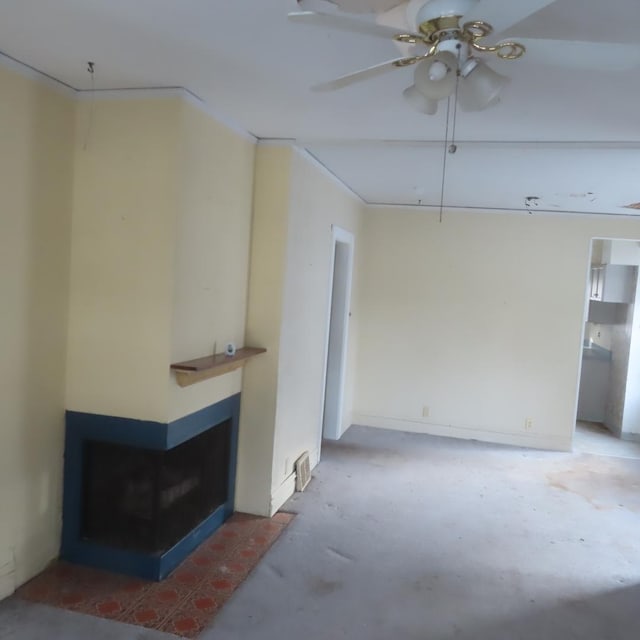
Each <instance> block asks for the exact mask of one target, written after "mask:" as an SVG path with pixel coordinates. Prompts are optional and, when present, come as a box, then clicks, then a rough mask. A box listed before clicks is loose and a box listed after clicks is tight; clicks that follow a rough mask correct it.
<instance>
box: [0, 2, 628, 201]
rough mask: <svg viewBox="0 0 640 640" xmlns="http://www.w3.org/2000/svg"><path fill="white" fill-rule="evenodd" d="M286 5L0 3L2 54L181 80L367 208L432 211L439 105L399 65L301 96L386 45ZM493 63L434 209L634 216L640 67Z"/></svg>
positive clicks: (611, 5)
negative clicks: (407, 95) (290, 15)
mask: <svg viewBox="0 0 640 640" xmlns="http://www.w3.org/2000/svg"><path fill="white" fill-rule="evenodd" d="M514 1H516V0H504V2H505V5H506V4H509V3H510V2H514ZM327 7H328V10H329V11H334V10H335V9H334V8H333V5H327ZM297 9H298V6H297V4H296V2H295V0H233V1H230V0H135V1H132V0H55V1H53V0H2V2H0V50H1V51H3V52H4V53H5V54H7V55H9V56H11V57H13V58H15V59H17V60H20V61H22V62H24V63H25V64H28V65H31V66H33V67H35V68H37V69H39V70H41V71H43V72H44V73H47V74H49V75H51V76H53V77H54V78H57V79H59V80H61V81H62V82H65V83H67V84H69V85H71V86H72V87H74V88H76V89H82V90H87V89H89V88H90V86H91V82H90V77H89V74H88V73H87V71H86V62H87V61H88V60H92V61H95V63H96V75H95V82H96V87H97V88H98V89H114V88H131V87H164V86H172V87H175V86H181V87H185V88H187V89H188V90H190V91H192V92H193V93H195V94H196V95H198V96H200V97H201V98H202V99H203V100H205V101H206V102H207V103H209V104H210V105H211V107H212V108H213V109H214V110H215V111H217V112H219V113H222V114H225V116H226V117H227V118H228V119H231V120H233V121H235V122H236V123H237V124H238V125H239V126H241V127H242V128H244V129H246V130H247V131H250V132H251V133H253V134H254V135H256V136H258V137H260V138H287V139H296V140H298V141H299V143H300V144H301V145H303V146H305V147H307V148H308V149H309V150H310V152H311V153H312V154H313V155H315V156H316V157H317V158H318V159H319V160H320V161H321V162H322V163H323V164H325V165H326V166H327V168H328V169H329V170H330V171H332V172H333V173H334V174H335V175H337V176H338V177H339V178H340V179H341V180H342V181H343V182H344V183H345V184H347V185H348V186H349V187H351V188H352V189H353V190H354V191H355V192H356V193H358V194H359V195H360V196H361V197H362V198H363V199H364V200H365V201H366V202H371V203H393V204H417V203H418V202H419V201H421V202H422V204H430V205H433V204H437V202H439V198H440V182H441V165H442V159H443V153H442V144H439V145H436V144H434V142H437V141H441V140H442V139H443V136H444V124H445V123H444V109H442V108H441V109H440V110H439V113H438V114H437V115H436V116H425V115H421V114H419V113H417V112H414V111H412V110H411V109H410V108H409V107H408V106H407V105H406V103H405V102H404V100H403V99H402V95H401V94H402V90H403V89H404V88H405V87H407V86H408V85H410V84H411V82H412V70H411V69H397V70H393V71H392V72H391V73H389V74H387V75H385V76H383V77H379V78H375V79H372V80H370V81H368V82H364V83H361V84H358V85H354V86H352V87H349V88H346V89H343V90H341V91H337V92H334V93H312V92H310V91H309V86H310V85H312V84H314V83H317V82H321V81H324V80H328V79H331V78H333V77H336V76H339V75H342V74H344V73H347V72H350V71H352V70H356V69H359V68H361V67H366V66H369V65H371V64H374V63H377V62H381V61H384V60H387V59H391V58H394V57H397V55H398V50H397V48H396V47H395V46H394V44H393V43H392V42H391V41H389V42H386V41H384V40H381V39H376V38H373V37H368V36H364V35H349V34H346V33H343V32H338V31H329V30H323V29H318V28H313V27H308V26H303V25H296V24H291V23H289V22H288V21H287V19H286V14H287V12H289V11H295V10H297ZM361 17H362V19H371V20H373V19H374V16H361ZM639 25H640V2H638V0H608V1H607V2H604V1H602V0H601V1H598V2H595V1H591V2H586V1H585V0H556V2H555V3H553V4H552V5H550V6H548V7H547V8H545V9H542V10H541V11H539V12H538V13H537V14H534V15H532V16H530V17H529V18H527V19H526V20H524V21H523V22H522V23H520V24H518V25H515V26H514V27H513V28H512V29H510V30H509V31H508V32H507V33H505V34H504V35H509V36H521V37H539V38H555V39H572V40H593V41H609V42H619V43H637V42H638V36H637V33H638V26H639ZM491 65H492V66H493V68H495V69H496V70H497V71H500V72H501V73H505V74H506V75H509V76H510V77H511V79H512V81H511V83H510V85H509V86H508V87H507V88H506V89H505V91H504V92H503V95H502V100H501V102H500V104H499V105H498V106H497V107H494V108H491V109H488V110H486V111H482V112H476V113H459V115H458V119H457V128H456V137H457V138H458V140H459V143H458V151H457V153H456V154H455V155H450V156H449V157H448V159H447V162H448V172H447V190H446V202H447V203H448V204H450V205H453V206H461V207H474V206H478V207H495V208H506V209H511V208H515V209H526V207H525V206H524V201H525V198H526V197H528V196H537V197H539V198H540V200H539V201H536V202H538V209H539V210H541V209H547V210H551V211H558V210H568V211H581V212H585V213H594V212H596V213H597V212H599V213H620V214H622V213H624V214H633V213H634V211H633V210H630V209H623V208H621V205H624V204H629V203H631V202H638V201H640V181H639V180H638V176H640V117H639V116H638V113H639V112H640V110H639V105H640V69H638V70H635V71H633V72H630V73H629V72H627V73H621V72H616V71H612V72H610V73H606V72H594V71H588V70H582V71H567V70H566V69H563V68H561V67H551V66H536V65H534V64H531V63H527V60H526V56H525V57H524V58H523V59H522V60H519V61H513V62H501V61H495V62H493V61H492V62H491ZM385 141H387V142H385ZM403 142H404V144H403ZM465 142H467V143H468V144H465ZM496 142H500V143H507V144H495V143H496ZM577 142H579V143H580V144H578V145H576V144H575V143H577ZM470 143H473V144H470ZM481 143H482V144H481ZM531 143H535V144H531ZM558 143H562V144H558ZM603 143H607V144H603ZM577 194H578V195H577ZM579 194H593V195H592V196H584V197H581V196H579ZM635 213H636V214H637V213H640V212H638V211H636V212H635Z"/></svg>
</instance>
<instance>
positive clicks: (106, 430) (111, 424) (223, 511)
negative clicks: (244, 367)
mask: <svg viewBox="0 0 640 640" xmlns="http://www.w3.org/2000/svg"><path fill="white" fill-rule="evenodd" d="M239 415H240V394H239V393H238V394H236V395H234V396H231V397H229V398H226V399H225V400H222V401H220V402H217V403H216V404H213V405H211V406H209V407H206V408H204V409H201V410H200V411H196V412H195V413H192V414H190V415H188V416H185V417H183V418H180V419H178V420H175V421H174V422H169V423H161V422H149V421H144V420H132V419H128V418H117V417H113V416H105V415H96V414H90V413H79V412H75V411H67V413H66V440H65V460H64V499H63V526H62V546H61V550H60V555H61V557H62V558H63V559H65V560H68V561H70V562H75V563H78V564H85V565H89V566H92V567H98V568H102V569H109V570H111V571H117V572H120V573H125V574H128V575H133V576H138V577H141V578H146V579H150V580H162V579H163V578H164V577H166V576H167V575H168V574H169V573H171V571H173V569H175V568H176V567H177V566H178V565H179V564H180V562H182V560H183V559H184V558H185V557H186V556H187V555H188V554H189V553H191V551H193V550H194V549H195V548H196V547H197V546H198V545H199V544H200V543H201V542H202V541H203V540H204V539H205V538H207V537H208V536H209V535H211V534H212V533H213V532H214V531H215V530H216V529H217V528H218V527H219V526H220V525H221V524H222V523H223V522H224V521H225V520H226V519H227V518H228V517H229V516H230V515H231V514H232V513H233V503H234V488H235V476H236V460H237V449H238V422H239ZM227 420H231V442H230V460H229V476H228V482H229V484H228V493H227V496H228V497H227V501H226V502H225V503H224V504H222V505H221V506H219V507H218V508H217V509H216V510H215V511H214V512H213V513H212V514H211V515H209V516H208V517H207V518H206V519H205V520H204V521H202V522H201V523H200V524H199V525H197V526H196V527H195V528H194V529H192V530H191V532H190V533H188V534H187V535H186V536H185V537H184V538H182V539H181V540H180V541H179V542H177V543H176V544H175V545H174V546H173V547H172V548H171V549H169V550H168V551H166V552H165V553H164V554H162V555H159V554H144V553H140V552H135V551H126V550H123V549H116V548H112V547H107V546H104V545H101V544H97V543H95V542H92V541H89V540H84V539H82V536H81V527H82V508H83V506H82V505H83V483H84V479H83V469H84V451H85V443H86V442H87V441H98V442H109V443H115V444H120V445H128V446H131V447H139V448H142V449H150V450H155V451H168V450H169V449H172V448H173V447H176V446H178V445H179V444H182V443H183V442H186V441H187V440H190V439H191V438H194V437H195V436H197V435H200V434H201V433H203V432H204V431H207V430H208V429H211V428H212V427H215V426H216V425H219V424H222V423H224V422H226V421H227Z"/></svg>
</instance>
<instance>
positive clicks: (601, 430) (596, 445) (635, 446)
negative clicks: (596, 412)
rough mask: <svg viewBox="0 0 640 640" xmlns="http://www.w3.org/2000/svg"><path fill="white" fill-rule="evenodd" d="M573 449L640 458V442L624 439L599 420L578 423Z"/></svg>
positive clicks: (603, 454)
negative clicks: (615, 434)
mask: <svg viewBox="0 0 640 640" xmlns="http://www.w3.org/2000/svg"><path fill="white" fill-rule="evenodd" d="M573 450H574V451H575V452H577V453H592V454H594V455H600V456H617V457H619V458H640V442H637V441H635V440H622V439H621V438H618V437H616V436H614V435H613V433H611V431H609V430H608V429H607V428H606V427H605V426H604V425H602V424H600V423H599V422H581V421H578V422H577V423H576V431H575V434H574V437H573Z"/></svg>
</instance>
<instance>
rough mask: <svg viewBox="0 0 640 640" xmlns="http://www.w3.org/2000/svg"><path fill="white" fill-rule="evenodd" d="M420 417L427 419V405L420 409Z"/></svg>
mask: <svg viewBox="0 0 640 640" xmlns="http://www.w3.org/2000/svg"><path fill="white" fill-rule="evenodd" d="M422 417H423V418H428V417H429V405H426V404H425V405H424V407H422Z"/></svg>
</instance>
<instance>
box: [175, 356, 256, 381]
mask: <svg viewBox="0 0 640 640" xmlns="http://www.w3.org/2000/svg"><path fill="white" fill-rule="evenodd" d="M265 351H266V349H262V348H260V347H243V348H242V349H238V350H237V351H236V352H235V354H234V355H232V356H228V355H227V354H226V353H216V354H214V355H212V356H205V357H204V358H196V359H195V360H186V361H185V362H174V363H173V364H172V365H171V369H172V371H175V374H176V382H177V383H178V384H179V385H180V386H181V387H188V386H189V385H190V384H195V383H196V382H202V381H203V380H208V379H209V378H215V377H216V376H221V375H223V374H224V373H229V372H230V371H235V370H236V369H239V368H240V367H244V365H245V364H246V362H247V360H248V359H249V358H253V357H254V356H257V355H259V354H261V353H264V352H265Z"/></svg>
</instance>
